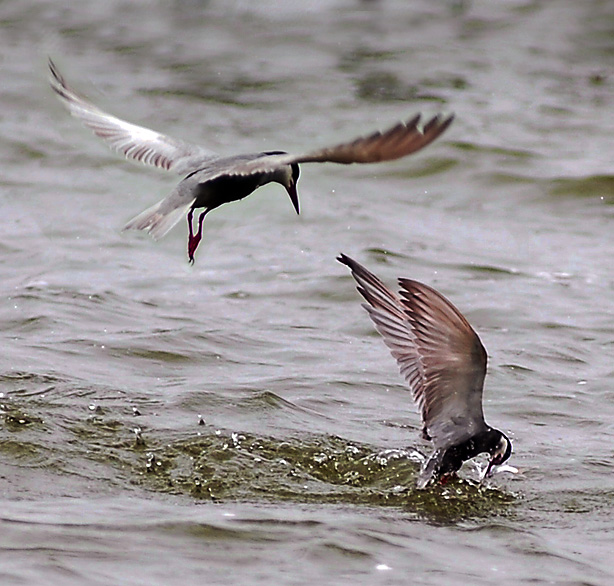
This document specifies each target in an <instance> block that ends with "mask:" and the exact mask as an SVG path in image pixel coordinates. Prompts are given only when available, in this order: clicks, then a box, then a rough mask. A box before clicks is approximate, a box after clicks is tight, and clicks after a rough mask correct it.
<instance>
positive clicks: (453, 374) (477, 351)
mask: <svg viewBox="0 0 614 586" xmlns="http://www.w3.org/2000/svg"><path fill="white" fill-rule="evenodd" d="M337 260H338V261H339V262H341V263H343V264H344V265H347V266H348V267H349V268H350V269H351V271H352V276H353V277H354V279H355V280H356V283H357V288H358V291H359V292H360V294H361V295H362V296H363V297H364V298H365V300H366V301H367V303H366V304H364V305H363V307H364V308H365V309H366V310H367V312H368V313H369V316H370V317H371V319H372V320H373V323H374V324H375V327H376V329H377V331H378V332H379V333H380V334H381V335H382V337H383V338H384V342H385V343H386V345H387V346H388V348H389V349H390V351H391V353H392V356H393V357H394V358H396V360H397V363H398V365H399V368H400V370H401V374H402V375H403V376H404V377H405V380H406V381H407V383H408V384H409V388H410V389H411V391H412V394H413V398H414V401H415V402H416V403H417V405H418V408H419V409H420V412H421V415H422V423H423V428H422V435H423V437H424V438H425V439H428V440H431V441H432V443H433V445H434V448H435V450H434V452H433V453H432V455H431V456H430V458H429V459H428V460H427V462H426V464H425V465H424V467H423V469H422V471H421V473H420V477H419V479H418V488H425V487H426V486H428V485H429V484H431V483H433V482H436V481H438V480H441V481H442V482H445V481H446V480H447V479H448V478H449V477H450V476H452V475H454V474H455V473H456V472H457V471H458V470H459V469H460V467H461V466H462V465H463V463H464V462H465V461H466V460H469V459H470V458H473V457H475V456H477V455H478V454H481V453H483V452H486V453H488V454H489V455H490V461H489V463H488V467H487V468H486V472H485V474H484V476H483V478H486V477H489V476H492V474H493V473H494V471H495V468H496V467H497V466H499V465H500V464H503V462H505V461H506V460H507V459H508V458H509V457H510V455H511V453H512V443H511V441H510V440H509V438H508V437H506V435H505V434H503V433H502V432H501V431H499V430H497V429H493V428H492V427H490V426H489V425H487V424H486V422H485V421H484V412H483V410H482V391H483V387H484V378H485V376H486V360H487V356H486V350H485V349H484V346H483V345H482V342H481V341H480V338H479V337H478V335H477V334H476V333H475V331H474V330H473V328H472V327H471V326H470V325H469V322H468V321H467V320H466V319H465V317H464V316H463V315H462V314H461V312H460V311H459V310H458V309H456V307H454V306H453V305H452V304H451V303H450V302H449V301H448V300H447V299H446V298H445V297H444V296H443V295H441V294H440V293H438V292H437V291H435V289H432V288H431V287H429V286H427V285H424V284H423V283H419V282H418V281H413V280H411V279H399V284H400V286H401V291H400V294H399V295H397V294H396V293H394V292H392V291H391V290H390V289H388V288H387V287H386V286H385V285H384V284H383V283H382V282H381V281H380V280H379V279H378V278H377V277H376V276H375V275H373V274H372V273H370V272H369V271H368V270H367V269H365V268H364V267H363V266H362V265H360V264H359V263H357V262H356V261H355V260H353V259H351V258H349V257H348V256H346V255H344V254H342V255H341V256H339V257H338V259H337ZM510 469H511V467H510Z"/></svg>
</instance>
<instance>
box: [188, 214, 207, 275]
mask: <svg viewBox="0 0 614 586" xmlns="http://www.w3.org/2000/svg"><path fill="white" fill-rule="evenodd" d="M208 211H209V210H207V209H205V211H204V212H201V214H200V216H199V218H198V232H197V233H196V235H194V231H193V229H192V216H193V214H194V209H191V210H190V211H189V212H188V227H189V230H190V235H189V237H188V259H189V262H190V264H191V265H193V264H194V253H195V252H196V249H197V248H198V245H199V244H200V239H201V238H202V235H203V220H204V219H205V216H206V215H207V212H208Z"/></svg>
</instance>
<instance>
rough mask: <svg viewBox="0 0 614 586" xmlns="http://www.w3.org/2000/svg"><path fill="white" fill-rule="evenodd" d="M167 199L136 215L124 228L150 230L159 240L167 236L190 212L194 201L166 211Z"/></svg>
mask: <svg viewBox="0 0 614 586" xmlns="http://www.w3.org/2000/svg"><path fill="white" fill-rule="evenodd" d="M165 202H166V200H162V201H160V202H158V203H157V204H155V205H153V206H151V207H150V208H147V209H146V210H145V211H144V212H141V213H140V214H139V215H138V216H135V217H134V218H132V220H130V221H129V222H128V223H127V224H126V225H125V226H124V230H143V231H145V232H148V233H149V234H150V235H151V236H152V237H153V238H155V239H156V240H158V239H159V238H162V237H163V236H165V235H166V234H167V233H168V231H169V230H170V229H171V228H172V227H173V226H174V225H175V224H176V223H177V222H178V221H179V220H181V218H182V217H183V216H184V215H185V214H186V213H187V212H188V210H189V209H190V207H191V205H192V202H191V201H190V202H188V203H187V204H185V205H183V206H180V207H177V208H174V209H172V210H170V211H165V210H164V207H166V206H164V205H163V204H164V203H165Z"/></svg>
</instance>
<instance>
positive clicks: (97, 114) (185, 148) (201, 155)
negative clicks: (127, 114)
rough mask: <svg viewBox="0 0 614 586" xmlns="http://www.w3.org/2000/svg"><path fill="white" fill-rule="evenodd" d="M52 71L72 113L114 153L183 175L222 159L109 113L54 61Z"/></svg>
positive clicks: (55, 88)
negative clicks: (83, 93) (74, 86)
mask: <svg viewBox="0 0 614 586" xmlns="http://www.w3.org/2000/svg"><path fill="white" fill-rule="evenodd" d="M49 71H50V73H51V77H50V84H51V88H52V89H53V91H54V92H55V93H56V94H57V95H58V96H59V97H60V100H61V101H62V103H63V104H64V105H65V106H66V108H68V111H69V112H70V113H71V114H72V115H73V116H74V117H75V118H77V119H78V120H80V121H81V122H82V123H83V124H84V125H85V126H87V127H88V128H89V129H91V130H93V131H94V134H95V135H96V136H98V137H100V138H102V139H103V140H104V141H105V142H106V143H107V144H108V145H109V146H110V147H111V148H112V149H113V150H114V151H117V152H119V153H122V154H123V155H124V156H125V157H126V158H128V159H132V160H134V161H138V162H140V163H144V164H146V165H152V166H153V167H158V168H159V169H165V170H168V171H175V172H176V173H179V174H185V173H188V172H190V171H194V170H196V169H198V168H199V167H200V166H201V164H202V163H204V162H206V161H210V160H213V159H216V158H218V157H217V155H216V154H215V153H212V152H211V151H208V150H206V149H204V148H202V147H200V146H198V145H193V144H190V143H187V142H184V141H181V140H177V139H175V138H172V137H170V136H166V135H164V134H161V133H159V132H156V131H155V130H150V129H149V128H145V127H143V126H137V125H136V124H131V123H130V122H126V121H125V120H121V119H119V118H116V117H115V116H112V115H111V114H107V113H106V112H104V111H103V110H101V109H100V108H98V107H97V106H94V104H92V103H91V102H89V101H88V100H87V99H85V98H84V97H83V96H81V95H79V94H78V93H77V92H75V91H74V90H73V89H72V88H71V87H70V86H69V85H68V84H67V83H66V80H65V79H64V77H63V76H62V74H61V73H60V72H59V70H58V68H57V67H56V65H55V64H54V63H53V61H51V59H49Z"/></svg>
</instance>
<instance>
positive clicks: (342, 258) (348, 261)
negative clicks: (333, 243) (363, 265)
mask: <svg viewBox="0 0 614 586" xmlns="http://www.w3.org/2000/svg"><path fill="white" fill-rule="evenodd" d="M337 260H338V261H339V262H340V263H341V264H343V265H345V266H346V267H349V268H350V269H351V270H352V271H353V270H355V268H356V266H358V263H357V262H356V261H355V260H354V259H353V258H350V257H349V256H347V255H346V254H343V252H340V253H339V256H338V257H337Z"/></svg>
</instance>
